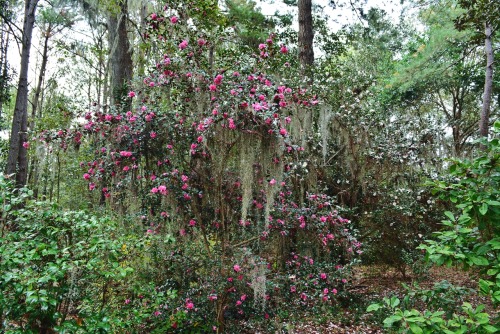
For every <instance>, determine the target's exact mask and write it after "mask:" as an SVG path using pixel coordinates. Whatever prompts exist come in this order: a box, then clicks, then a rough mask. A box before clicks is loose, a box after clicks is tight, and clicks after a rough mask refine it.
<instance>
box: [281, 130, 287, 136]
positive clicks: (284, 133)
mask: <svg viewBox="0 0 500 334" xmlns="http://www.w3.org/2000/svg"><path fill="white" fill-rule="evenodd" d="M287 133H288V132H287V131H286V129H285V128H281V129H280V135H282V136H286V135H287Z"/></svg>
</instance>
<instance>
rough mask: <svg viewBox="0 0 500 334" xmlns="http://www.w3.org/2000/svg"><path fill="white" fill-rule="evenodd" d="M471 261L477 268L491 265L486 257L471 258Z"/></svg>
mask: <svg viewBox="0 0 500 334" xmlns="http://www.w3.org/2000/svg"><path fill="white" fill-rule="evenodd" d="M470 259H471V261H472V263H474V264H475V265H476V266H487V265H489V264H490V262H489V261H488V259H487V258H485V257H484V256H471V257H470Z"/></svg>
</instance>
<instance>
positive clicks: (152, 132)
mask: <svg viewBox="0 0 500 334" xmlns="http://www.w3.org/2000/svg"><path fill="white" fill-rule="evenodd" d="M149 136H150V137H151V139H155V138H156V132H154V131H151V133H150V134H149Z"/></svg>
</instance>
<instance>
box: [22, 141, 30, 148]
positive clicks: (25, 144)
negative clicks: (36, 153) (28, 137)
mask: <svg viewBox="0 0 500 334" xmlns="http://www.w3.org/2000/svg"><path fill="white" fill-rule="evenodd" d="M23 147H24V148H25V149H28V148H29V147H30V143H28V142H27V141H25V142H23Z"/></svg>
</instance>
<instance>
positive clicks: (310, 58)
mask: <svg viewBox="0 0 500 334" xmlns="http://www.w3.org/2000/svg"><path fill="white" fill-rule="evenodd" d="M298 8H299V61H300V65H301V67H302V71H303V72H304V71H305V70H306V69H307V68H308V67H310V66H312V65H313V63H314V50H313V39H314V30H313V20H312V1H311V0H299V1H298Z"/></svg>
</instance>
